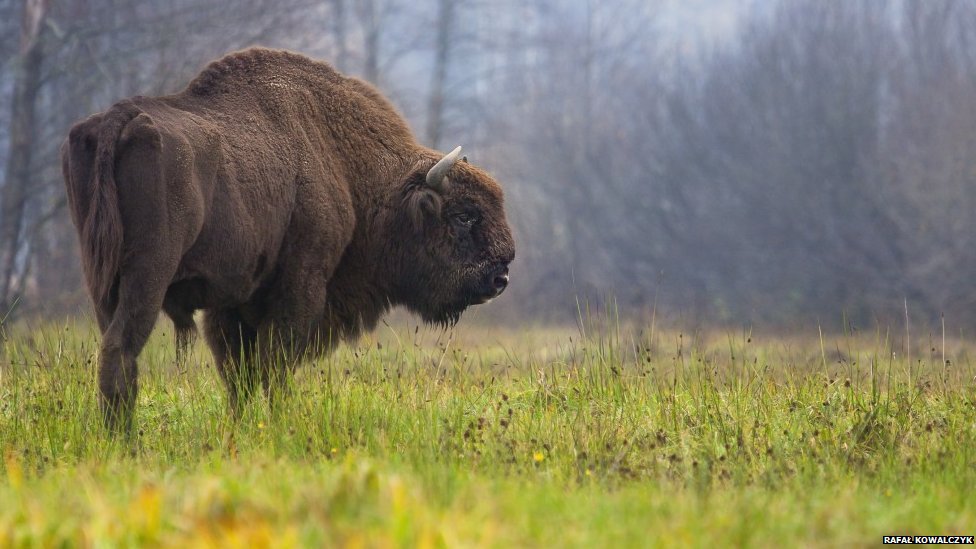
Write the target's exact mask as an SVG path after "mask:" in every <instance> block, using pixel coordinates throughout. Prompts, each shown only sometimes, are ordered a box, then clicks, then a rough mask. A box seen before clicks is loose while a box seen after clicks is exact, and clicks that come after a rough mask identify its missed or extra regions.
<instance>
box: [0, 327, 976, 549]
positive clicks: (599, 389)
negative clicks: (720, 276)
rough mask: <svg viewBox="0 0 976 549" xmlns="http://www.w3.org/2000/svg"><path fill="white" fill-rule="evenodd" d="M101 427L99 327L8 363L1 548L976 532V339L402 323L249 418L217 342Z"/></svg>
mask: <svg viewBox="0 0 976 549" xmlns="http://www.w3.org/2000/svg"><path fill="white" fill-rule="evenodd" d="M167 332H169V327H168V325H167V326H164V325H163V324H162V323H161V324H160V326H159V327H158V328H157V332H156V334H154V336H153V338H152V340H151V342H150V344H149V346H148V347H147V349H146V351H145V352H144V353H143V356H142V358H141V362H140V365H141V378H140V384H141V392H140V395H139V404H138V412H137V424H138V443H137V444H135V445H126V444H124V443H122V442H120V441H117V440H114V439H113V438H112V437H109V436H107V435H106V434H105V433H104V432H103V430H102V429H101V423H100V418H99V415H98V407H97V401H96V398H95V385H94V372H95V370H94V368H95V364H96V362H97V361H96V359H97V356H96V355H97V342H98V338H97V337H96V335H95V334H94V332H93V330H92V328H91V327H90V326H88V325H86V324H81V323H69V324H67V325H62V326H53V325H46V326H42V327H35V328H32V329H31V328H28V327H26V326H21V327H17V329H15V330H12V331H10V332H9V333H8V334H7V335H6V339H5V342H4V344H3V345H4V348H3V350H4V354H3V355H2V356H0V451H2V452H3V456H4V460H3V463H4V469H3V471H2V472H0V547H3V546H9V545H12V546H37V547H47V546H62V545H68V546H73V545H82V546H87V545H99V546H104V545H137V544H160V545H173V546H187V545H198V546H228V545H239V546H261V545H273V546H288V545H298V546H304V545H313V546H321V545H350V546H415V545H420V546H442V545H446V546H459V545H460V546H510V545H520V546H521V545H540V546H541V545H550V544H553V543H558V544H560V545H579V546H596V545H608V544H613V545H624V546H647V545H651V546H654V545H657V546H672V545H674V544H676V543H678V544H682V545H692V546H710V545H711V546H714V545H716V544H722V545H726V544H730V543H731V544H736V545H757V546H774V545H781V544H789V545H795V544H803V545H810V546H837V545H840V544H849V543H853V544H855V545H867V544H871V545H875V544H878V543H880V541H881V536H882V535H894V534H972V533H974V531H976V494H974V492H973V490H972V487H973V486H976V384H974V374H976V369H974V366H973V365H972V363H971V362H970V361H969V359H968V356H969V353H970V352H971V350H970V349H969V348H968V347H967V346H966V345H965V344H963V343H961V342H957V341H950V342H949V345H948V348H947V351H946V355H945V356H946V358H949V360H950V363H949V365H948V366H944V362H943V354H942V353H943V351H942V346H941V341H940V342H939V344H927V345H925V346H923V344H922V343H921V342H915V343H914V344H913V348H920V349H921V350H922V351H924V352H922V353H919V352H918V351H915V356H912V357H911V359H909V358H908V357H905V356H903V355H904V352H903V350H902V348H901V343H898V344H897V345H894V344H892V343H891V342H890V341H889V340H888V338H887V336H886V335H885V334H884V333H874V334H850V335H846V336H842V337H837V338H832V339H828V340H826V341H821V339H820V338H819V336H818V334H816V333H814V334H804V336H810V335H812V337H793V338H783V337H780V338H772V337H770V338H768V339H767V338H763V337H759V336H756V335H753V334H750V333H722V332H716V333H713V334H706V335H703V334H695V335H688V334H680V333H678V332H663V333H660V332H659V333H648V331H647V330H641V329H639V328H638V329H634V330H627V329H609V330H608V329H603V330H600V329H594V330H593V331H592V333H591V331H586V333H585V334H580V333H578V332H575V331H568V330H558V329H545V328H536V329H531V330H500V329H482V328H479V327H476V326H468V325H464V324H462V326H461V327H460V328H458V329H457V330H456V331H453V332H448V333H440V332H434V331H428V330H424V329H421V330H420V331H419V332H416V331H414V330H412V329H409V328H401V329H398V330H393V329H392V328H389V327H384V328H382V330H380V331H379V332H378V333H377V334H376V335H375V336H373V337H372V338H369V339H366V340H364V341H363V342H361V343H360V344H359V345H357V346H354V347H345V346H344V347H342V348H341V349H340V350H339V352H337V353H336V354H335V355H333V356H331V357H329V358H325V359H321V360H318V361H315V362H312V363H310V364H308V365H306V366H305V367H304V368H302V369H301V370H300V371H299V373H298V375H297V376H296V378H295V380H294V387H293V390H292V393H293V394H292V396H291V398H289V399H288V400H287V401H285V403H284V404H283V405H282V406H281V407H280V408H277V409H275V410H274V411H271V410H269V409H268V407H267V404H266V401H265V400H264V399H263V398H259V399H257V400H255V401H254V402H253V403H252V404H251V405H250V406H249V408H248V409H247V411H246V413H245V416H244V418H243V419H242V420H241V421H240V422H238V423H235V422H233V421H231V420H230V418H229V417H228V414H227V413H226V409H225V408H226V404H225V401H224V395H223V389H222V387H221V385H220V381H219V379H218V378H217V375H216V373H215V372H214V368H213V365H212V364H211V363H210V359H209V355H208V353H207V352H206V350H205V349H204V346H203V345H202V344H197V346H196V348H195V350H194V355H193V357H192V360H191V366H190V367H188V368H187V369H185V370H184V371H181V370H179V369H178V368H176V367H175V365H174V351H173V348H172V344H171V343H170V341H169V335H168V333H167Z"/></svg>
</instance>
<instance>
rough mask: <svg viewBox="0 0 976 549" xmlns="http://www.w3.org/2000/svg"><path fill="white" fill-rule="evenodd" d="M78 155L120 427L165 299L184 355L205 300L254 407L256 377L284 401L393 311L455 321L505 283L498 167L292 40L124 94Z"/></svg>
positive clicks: (93, 285)
mask: <svg viewBox="0 0 976 549" xmlns="http://www.w3.org/2000/svg"><path fill="white" fill-rule="evenodd" d="M62 162H63V171H64V179H65V185H66V187H67V194H68V200H69V204H70V210H71V216H72V220H73V222H74V224H75V227H76V228H77V229H78V235H79V239H80V242H81V258H82V264H83V268H84V273H85V279H86V281H87V285H88V291H89V293H90V295H91V299H92V301H93V303H94V310H95V316H96V319H97V321H98V326H99V328H100V330H101V333H102V345H101V355H100V364H99V371H98V378H99V379H98V381H99V391H100V401H101V405H102V409H103V413H104V416H105V420H106V422H107V424H108V425H109V427H110V428H112V429H115V430H122V431H130V430H131V427H132V414H133V407H134V403H135V398H136V393H137V377H138V371H137V367H136V359H137V357H138V356H139V353H140V352H141V350H142V348H143V346H144V345H145V343H146V340H147V339H148V337H149V334H150V333H151V332H152V330H153V326H154V324H155V322H156V319H157V317H158V316H159V312H160V311H163V312H165V313H166V314H167V315H168V316H169V317H170V318H171V319H172V320H173V323H174V325H175V327H176V335H177V349H178V352H180V351H182V352H185V347H186V344H187V342H188V341H189V338H190V335H191V334H192V332H193V331H194V330H195V325H194V321H193V313H194V311H197V310H203V311H204V326H203V331H204V333H205V335H206V340H207V344H208V345H209V347H210V349H211V351H212V353H213V356H214V361H215V363H216V365H217V368H218V370H219V372H220V375H221V377H222V378H223V380H224V383H225V385H226V387H227V391H228V401H229V404H230V407H231V410H232V412H234V413H235V414H239V413H240V411H241V406H242V405H243V404H244V403H245V402H246V401H247V399H248V397H249V396H250V394H251V393H252V392H253V390H254V388H255V387H257V385H258V384H259V383H260V384H261V385H263V387H264V388H265V390H266V392H268V393H269V397H270V396H272V395H273V394H274V393H275V392H276V390H277V388H280V386H281V384H282V382H283V380H284V379H286V377H287V374H288V372H289V371H290V369H291V367H292V366H293V365H294V364H296V363H297V362H298V361H299V360H301V358H303V357H305V356H307V355H308V354H309V353H322V352H327V351H328V350H330V349H332V348H333V347H334V346H335V345H336V344H337V342H339V341H340V340H343V339H352V338H355V337H357V336H358V335H359V334H360V333H362V332H363V331H364V330H370V329H372V328H373V327H374V326H375V325H376V323H377V321H378V320H379V319H380V317H381V316H382V315H383V314H384V313H385V312H386V311H388V310H389V309H390V308H391V307H393V306H397V305H402V306H405V307H406V308H408V309H409V310H411V311H414V312H416V313H418V314H419V315H420V316H421V317H422V318H423V319H424V321H426V322H429V323H435V324H442V325H450V324H453V323H455V322H457V321H458V319H459V318H460V316H461V313H462V312H463V311H464V310H465V308H467V307H469V306H470V305H474V304H479V303H484V302H487V301H489V300H491V299H493V298H494V297H496V296H498V295H499V294H500V293H501V292H502V291H503V290H504V289H505V287H506V286H507V285H508V265H509V263H510V262H511V261H512V259H513V258H514V254H515V249H514V244H513V241H512V235H511V231H510V230H509V227H508V224H507V222H506V220H505V213H504V210H503V201H502V190H501V188H500V187H499V185H498V184H497V183H496V182H495V180H494V179H492V178H491V177H490V176H489V175H488V174H487V173H485V172H484V171H482V170H480V169H478V168H477V167H475V166H473V165H471V164H469V163H468V162H467V159H466V158H463V157H461V156H460V147H458V148H457V149H455V150H454V151H452V152H451V153H449V154H447V155H443V154H441V153H438V152H436V151H433V150H431V149H428V148H425V147H423V146H421V145H419V144H418V143H417V141H416V140H415V139H414V137H413V135H412V134H411V132H410V130H409V129H408V127H407V124H406V123H405V122H404V120H403V118H402V117H401V116H400V115H399V114H398V113H397V111H396V109H395V108H394V107H393V106H392V105H391V104H390V103H389V102H388V101H387V100H386V99H385V98H384V97H383V96H382V95H381V94H380V93H379V92H378V91H377V90H376V89H374V88H373V87H371V86H370V85H368V84H366V83H364V82H362V81H360V80H357V79H355V78H350V77H346V76H343V75H342V74H340V73H338V72H336V71H335V70H333V69H332V68H331V67H330V66H329V65H327V64H325V63H321V62H317V61H313V60H311V59H308V58H306V57H303V56H301V55H297V54H294V53H289V52H284V51H275V50H268V49H260V48H255V49H249V50H245V51H241V52H237V53H233V54H230V55H228V56H226V57H224V58H222V59H220V60H218V61H215V62H213V63H211V64H210V65H209V66H207V68H206V69H204V71H203V72H201V73H200V74H199V75H198V76H197V77H196V78H195V79H194V80H193V81H192V82H190V84H189V86H187V88H186V89H185V90H183V91H182V92H180V93H177V94H175V95H168V96H162V97H133V98H131V99H127V100H124V101H121V102H119V103H117V104H115V105H114V106H112V107H111V108H110V109H108V110H107V111H105V112H102V113H99V114H95V115H93V116H91V117H89V118H88V119H86V120H84V121H82V122H79V123H78V124H76V125H75V126H74V127H73V128H72V129H71V132H70V135H69V137H68V139H67V141H66V142H65V144H64V146H63V147H62Z"/></svg>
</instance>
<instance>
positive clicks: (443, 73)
mask: <svg viewBox="0 0 976 549" xmlns="http://www.w3.org/2000/svg"><path fill="white" fill-rule="evenodd" d="M437 5H438V7H437V44H436V45H435V56H434V79H433V81H432V82H431V84H430V96H429V98H428V101H427V144H428V145H430V146H431V147H433V148H435V149H436V148H437V147H438V145H440V139H441V134H442V132H443V126H444V86H445V85H446V83H447V67H448V63H449V62H450V60H451V26H452V24H453V23H454V0H438V2H437Z"/></svg>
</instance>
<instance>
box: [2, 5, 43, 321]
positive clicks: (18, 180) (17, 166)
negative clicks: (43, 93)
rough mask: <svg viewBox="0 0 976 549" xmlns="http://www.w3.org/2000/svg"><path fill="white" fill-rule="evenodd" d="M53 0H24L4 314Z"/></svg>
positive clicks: (5, 220) (10, 296) (7, 207)
mask: <svg viewBox="0 0 976 549" xmlns="http://www.w3.org/2000/svg"><path fill="white" fill-rule="evenodd" d="M47 8H48V0H25V2H24V16H23V20H22V23H21V29H20V52H19V56H18V57H19V58H18V59H17V64H16V67H15V73H14V94H13V101H12V102H11V103H12V110H11V116H10V154H9V156H8V161H7V172H6V177H5V184H4V186H3V189H2V190H0V314H6V313H7V311H8V310H9V309H10V307H11V306H12V305H13V301H14V296H15V294H16V293H17V290H18V287H19V286H22V285H23V281H22V280H20V281H16V282H15V280H14V279H15V274H16V271H17V253H18V251H19V250H20V240H21V234H22V232H23V226H24V211H25V209H26V206H27V197H28V189H29V188H30V184H31V181H32V178H31V156H32V153H33V150H34V147H35V144H34V139H35V136H36V132H37V128H36V121H35V114H36V107H37V105H36V103H37V95H38V92H39V88H40V76H41V63H42V61H43V60H44V51H43V48H42V46H41V40H40V35H41V30H42V28H43V23H44V18H45V17H46V15H47Z"/></svg>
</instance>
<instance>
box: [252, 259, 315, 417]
mask: <svg viewBox="0 0 976 549" xmlns="http://www.w3.org/2000/svg"><path fill="white" fill-rule="evenodd" d="M307 267H309V268H302V267H299V268H295V269H291V270H289V271H286V273H285V275H286V276H284V277H283V278H282V280H281V284H280V285H278V286H277V287H275V289H274V290H273V291H272V292H271V293H270V295H269V296H268V299H267V301H266V303H267V307H266V311H267V315H266V317H265V319H264V321H263V323H262V325H261V327H260V329H259V331H258V346H259V351H258V353H257V355H258V360H259V361H260V364H259V371H260V373H261V382H262V385H263V386H264V391H265V394H266V395H267V397H268V402H269V404H270V405H271V406H272V407H273V406H275V405H276V402H277V401H279V400H280V399H281V398H282V397H283V396H284V394H285V393H286V392H287V389H288V381H289V379H290V376H291V373H292V372H293V371H294V369H295V367H296V366H297V365H298V364H299V363H300V362H301V361H302V360H303V359H304V358H305V355H306V352H307V351H308V350H309V347H310V346H311V345H312V344H314V343H315V342H314V341H313V340H312V337H313V334H314V333H315V331H314V328H315V327H316V326H317V325H318V324H319V322H320V320H321V317H322V314H323V312H324V310H325V289H326V282H327V279H326V276H325V274H324V273H321V272H317V271H316V270H314V269H311V268H310V266H307Z"/></svg>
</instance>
